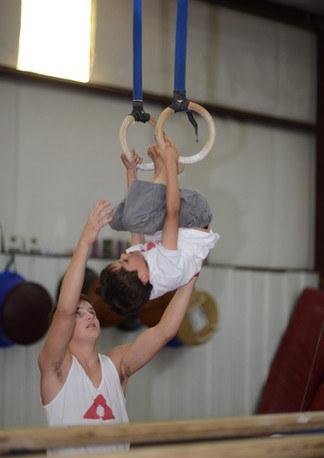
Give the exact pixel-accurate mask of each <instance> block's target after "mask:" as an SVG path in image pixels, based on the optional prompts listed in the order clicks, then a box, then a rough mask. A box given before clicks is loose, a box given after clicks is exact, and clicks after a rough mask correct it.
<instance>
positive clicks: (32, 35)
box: [17, 0, 94, 82]
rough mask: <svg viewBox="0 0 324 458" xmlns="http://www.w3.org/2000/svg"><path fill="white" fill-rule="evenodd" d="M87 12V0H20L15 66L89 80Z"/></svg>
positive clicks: (89, 6)
mask: <svg viewBox="0 0 324 458" xmlns="http://www.w3.org/2000/svg"><path fill="white" fill-rule="evenodd" d="M93 3H94V2H93ZM91 12H92V8H91V0H21V27H20V37H19V53H18V64H17V68H18V69H19V70H23V71H30V72H35V73H40V74H43V75H50V76H55V77H58V78H65V79H70V80H75V81H81V82H87V81H89V78H90V67H91V56H92V52H91V51H92V50H91V46H92V45H93V43H92V40H91V22H92V17H91Z"/></svg>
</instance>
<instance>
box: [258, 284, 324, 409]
mask: <svg viewBox="0 0 324 458" xmlns="http://www.w3.org/2000/svg"><path fill="white" fill-rule="evenodd" d="M323 381H324V291H322V290H318V289H312V288H306V289H304V291H303V292H302V294H301V296H300V298H299V300H298V302H297V304H296V307H295V309H294V311H293V314H292V316H291V319H290V322H289V324H288V327H287V329H286V331H285V333H284V335H283V337H282V340H281V342H280V344H279V347H278V349H277V352H276V354H275V357H274V359H273V362H272V364H271V367H270V371H269V375H268V378H267V380H266V383H265V386H264V389H263V392H262V395H261V399H260V402H259V406H258V409H257V413H258V414H265V413H283V412H299V411H307V410H324V383H323Z"/></svg>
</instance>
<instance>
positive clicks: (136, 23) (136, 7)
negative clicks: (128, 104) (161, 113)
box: [133, 0, 143, 100]
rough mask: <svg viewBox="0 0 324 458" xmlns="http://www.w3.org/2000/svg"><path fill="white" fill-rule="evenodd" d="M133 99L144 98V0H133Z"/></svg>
mask: <svg viewBox="0 0 324 458" xmlns="http://www.w3.org/2000/svg"><path fill="white" fill-rule="evenodd" d="M133 100H143V93H142V0H133Z"/></svg>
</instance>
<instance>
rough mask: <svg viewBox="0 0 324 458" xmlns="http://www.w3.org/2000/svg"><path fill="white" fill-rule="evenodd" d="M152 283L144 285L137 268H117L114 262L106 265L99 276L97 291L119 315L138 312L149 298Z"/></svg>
mask: <svg viewBox="0 0 324 458" xmlns="http://www.w3.org/2000/svg"><path fill="white" fill-rule="evenodd" d="M152 288H153V286H152V284H151V283H150V282H147V284H146V285H144V284H143V283H142V282H141V280H140V279H139V278H138V272H137V270H133V271H128V270H126V269H124V268H123V267H120V268H119V269H116V267H115V266H114V265H113V264H109V265H108V266H107V267H105V268H104V269H103V270H102V271H101V273H100V278H99V286H98V287H97V289H96V293H97V294H98V295H99V296H100V297H101V298H102V299H103V300H104V301H105V302H106V303H107V304H108V305H109V308H110V309H111V310H112V311H113V312H115V313H116V314H117V315H121V316H125V315H129V314H134V313H136V312H137V311H138V310H139V309H140V308H141V307H143V306H144V305H145V304H146V303H147V302H148V300H149V298H150V294H151V291H152Z"/></svg>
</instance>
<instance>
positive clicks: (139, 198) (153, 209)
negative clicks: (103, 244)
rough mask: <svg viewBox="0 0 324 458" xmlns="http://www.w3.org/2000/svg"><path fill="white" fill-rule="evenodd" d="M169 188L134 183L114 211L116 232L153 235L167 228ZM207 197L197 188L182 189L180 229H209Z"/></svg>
mask: <svg viewBox="0 0 324 458" xmlns="http://www.w3.org/2000/svg"><path fill="white" fill-rule="evenodd" d="M165 196H166V186H165V185H164V184H160V183H151V182H150V181H143V180H133V181H132V182H131V184H130V187H129V189H128V191H127V193H126V195H125V197H124V199H123V201H122V202H121V203H120V204H119V205H117V207H116V208H115V210H114V213H113V216H114V220H113V221H112V222H111V223H110V226H111V228H112V229H114V230H116V231H129V232H133V233H138V234H147V235H153V234H154V233H155V232H156V231H159V230H162V229H163V223H164V220H165V217H166V205H165ZM212 217H213V215H212V212H211V209H210V206H209V204H208V202H207V200H206V198H205V197H204V196H203V195H202V194H201V193H200V192H198V191H196V190H195V189H191V188H182V189H180V215H179V227H201V228H203V227H206V226H208V225H209V224H210V222H211V220H212Z"/></svg>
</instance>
